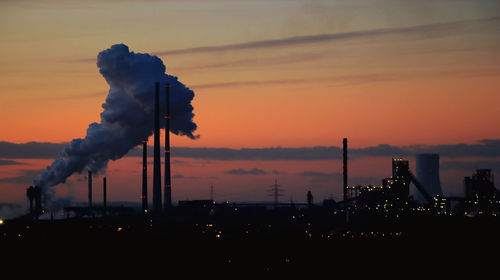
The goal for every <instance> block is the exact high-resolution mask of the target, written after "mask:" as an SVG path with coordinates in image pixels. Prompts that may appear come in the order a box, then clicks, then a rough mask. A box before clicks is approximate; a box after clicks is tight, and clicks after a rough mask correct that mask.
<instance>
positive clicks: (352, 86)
mask: <svg viewBox="0 0 500 280" xmlns="http://www.w3.org/2000/svg"><path fill="white" fill-rule="evenodd" d="M35 2H36V3H35ZM410 2H411V3H410ZM424 2H425V3H424ZM82 5H84V8H82ZM499 11H500V2H499V1H496V0H477V1H455V2H453V3H450V2H449V1H445V0H436V1H403V0H401V1H400V0H377V1H367V2H366V3H365V4H361V3H357V2H356V3H346V1H315V3H314V4H311V3H309V2H308V1H286V0H277V1H239V0H235V1H215V0H193V1H136V0H131V1H124V2H123V3H122V2H120V3H115V1H95V0H90V1H86V2H85V4H82V3H76V2H74V3H73V2H66V1H43V3H38V2H37V1H32V0H29V1H22V3H21V2H20V1H2V2H0V38H2V39H1V40H2V41H1V44H0V45H1V47H0V48H1V51H0V119H1V120H2V121H1V122H0V141H7V142H14V143H26V142H31V141H36V142H55V143H63V142H69V141H71V140H72V139H75V138H84V137H85V135H86V130H87V128H88V126H89V124H91V123H93V122H100V114H101V113H102V110H103V109H102V104H103V103H104V102H105V100H106V97H107V94H108V91H109V85H108V84H107V83H106V81H105V80H104V78H103V77H102V76H101V74H100V73H99V69H98V68H97V66H96V61H97V55H98V53H99V52H100V51H102V50H105V49H107V48H109V47H110V46H111V45H113V44H119V43H123V44H126V45H127V46H129V48H130V50H131V51H133V52H135V53H149V54H156V55H157V56H158V57H159V58H161V59H162V61H163V62H164V64H165V67H166V73H167V74H169V75H174V76H177V77H178V79H179V81H180V82H182V83H183V84H185V85H186V86H187V87H189V88H191V89H193V91H194V92H195V97H194V100H193V101H192V105H193V107H194V114H195V117H194V122H195V123H196V124H197V125H198V129H197V131H195V132H194V134H195V135H198V134H199V135H200V138H199V139H196V140H192V139H189V138H188V137H185V136H177V135H172V136H171V142H170V143H171V145H172V146H174V147H175V146H177V147H227V148H263V147H278V146H280V147H312V146H341V141H342V138H344V137H347V138H349V146H350V147H353V148H361V147H369V146H376V145H379V144H390V145H394V146H406V145H415V144H428V145H436V144H458V143H475V142H477V141H479V140H482V139H500V129H498V128H499V127H500V110H498V108H499V107H500V94H499V90H500V66H499V65H500V36H498V34H500V12H499ZM165 19H168V20H165ZM183 52H184V53H183ZM171 94H174V93H171ZM133 113H134V112H130V114H133ZM174 117H175V116H174ZM162 134H163V131H162ZM162 137H164V136H163V135H162ZM148 140H149V139H148ZM151 140H152V139H151ZM162 142H163V140H162ZM150 143H152V142H150ZM172 156H173V157H175V155H172ZM0 160H1V158H0ZM378 160H379V159H370V160H367V161H366V162H365V163H366V164H360V165H357V166H358V167H359V166H361V167H362V168H365V171H366V172H372V173H370V174H369V175H368V176H372V177H373V176H380V172H379V171H378V170H379V169H377V168H372V167H373V166H375V167H376V165H377V164H375V163H379V162H378ZM186 161H189V162H190V164H191V165H190V166H189V168H188V167H187V166H175V167H174V168H175V169H174V174H175V172H177V171H176V169H177V168H179V169H178V170H181V173H180V174H182V175H185V176H186V177H189V176H191V177H193V178H195V177H196V178H198V179H192V180H191V181H190V180H189V179H186V178H184V179H183V178H177V180H178V182H175V181H174V183H173V188H176V187H178V185H180V184H181V183H179V182H183V181H184V183H185V184H186V185H189V186H190V187H192V188H196V190H197V191H200V192H203V191H205V190H204V189H203V188H204V187H205V186H206V188H207V192H206V193H208V186H209V185H210V182H209V181H210V179H208V178H209V177H210V176H211V175H210V173H217V174H218V176H219V178H221V179H220V180H221V183H220V184H221V185H224V188H225V189H224V192H227V193H226V194H225V195H227V197H228V198H233V197H237V195H236V194H235V193H236V192H240V193H239V194H238V195H241V197H245V196H252V195H253V191H252V190H251V189H244V188H245V187H250V186H251V185H253V184H257V185H258V186H259V188H260V187H262V188H263V187H265V184H264V183H265V182H267V181H269V180H271V181H272V179H273V178H271V177H273V174H272V170H273V169H274V168H273V165H276V164H280V165H283V166H284V167H283V170H280V172H282V173H280V174H281V175H283V176H280V178H281V177H287V176H288V175H290V176H289V178H287V179H283V180H284V181H285V182H284V184H285V185H286V184H293V180H295V179H297V180H298V177H299V176H298V175H297V173H299V172H301V171H304V170H309V169H311V170H322V171H323V172H326V171H327V170H340V167H337V169H335V168H333V169H330V167H331V166H330V164H331V162H314V163H312V162H309V163H311V167H310V168H307V169H304V168H305V167H303V166H301V165H300V164H299V163H297V162H295V163H293V164H292V163H290V162H276V161H269V162H258V163H257V162H250V161H246V162H238V161H234V162H233V163H232V164H234V165H235V168H240V167H241V168H247V169H248V168H253V167H255V166H258V165H257V164H259V165H262V166H263V167H262V168H265V169H266V171H268V172H270V173H269V174H266V176H267V175H269V176H267V177H266V178H265V179H264V177H265V176H263V177H259V176H256V177H255V176H254V177H252V176H247V177H244V178H245V179H247V181H245V186H243V187H242V188H243V189H238V190H234V189H232V188H231V187H232V186H233V184H234V185H236V184H238V183H240V182H241V177H238V176H230V175H228V174H227V173H224V171H225V170H228V169H230V164H228V163H227V162H216V163H215V164H214V166H211V167H209V168H205V167H206V166H207V165H208V164H206V162H202V161H196V160H193V161H190V160H186ZM360 162H361V161H360ZM374 162H375V163H374ZM370 163H371V164H370ZM30 164H31V163H30ZM30 164H27V165H22V164H18V165H9V164H5V165H3V166H0V168H1V169H0V179H1V178H8V177H9V176H17V175H15V174H18V175H19V174H21V175H22V174H24V173H22V171H20V170H22V169H30V170H32V171H30V172H32V173H33V174H31V173H30V174H29V175H30V176H31V175H32V176H36V174H34V171H37V172H40V171H41V170H42V169H43V167H44V166H46V165H47V164H49V163H48V161H43V162H42V161H40V162H36V163H35V162H34V163H33V164H31V165H30ZM351 166H352V167H353V170H356V169H355V168H357V167H356V165H355V164H353V163H352V162H350V167H351ZM285 167H286V168H285ZM299 167H300V168H299ZM183 168H185V169H183ZM33 170H34V171H33ZM114 170H118V171H116V172H117V173H119V172H122V173H121V174H123V173H126V172H132V171H133V170H136V166H135V163H134V162H132V160H131V159H130V158H124V159H120V160H118V161H114V162H112V163H111V164H110V167H109V168H108V171H107V172H108V175H109V179H110V182H112V181H113V173H112V172H114ZM137 170H140V168H137ZM373 170H375V171H373ZM16 172H17V173H16ZM19 172H21V173H19ZM354 172H359V173H358V174H359V175H360V176H361V174H362V172H361V170H357V171H354ZM14 173H15V174H14ZM13 174H14V175H13ZM130 174H132V173H130ZM189 174H192V175H189ZM450 174H451V173H450ZM457 174H458V173H457ZM460 174H461V173H460ZM136 175H137V174H134V175H133V176H136ZM133 176H132V175H131V176H128V175H127V176H123V178H118V176H117V177H116V178H115V180H116V183H114V184H115V186H118V185H119V184H124V185H127V184H128V185H127V186H126V187H127V188H128V189H127V190H128V191H127V192H125V193H124V194H123V197H117V198H116V199H128V198H130V197H137V198H139V197H140V194H139V193H137V194H134V196H132V195H131V192H132V191H131V189H132V188H134V187H135V183H130V182H131V180H132V179H133V178H135V177H133ZM131 178H132V179H131ZM200 178H201V179H200ZM299 179H301V181H300V180H299V181H300V182H301V183H303V184H304V185H305V184H306V183H310V181H307V180H305V179H304V178H299ZM280 180H281V179H280ZM71 182H72V183H74V184H79V183H81V182H79V181H78V180H77V178H75V177H72V179H71ZM271 183H272V182H271ZM328 183H331V182H328ZM1 184H2V186H3V185H6V187H5V189H6V190H8V191H7V193H8V195H7V196H4V197H10V198H12V199H13V200H22V198H23V197H24V194H23V192H21V191H19V189H16V186H17V187H19V184H13V183H1ZM70 184H71V183H70ZM137 184H139V181H137ZM266 184H267V183H266ZM320 185H321V186H320V187H321V188H322V187H324V188H326V185H327V183H325V182H322V183H321V184H320ZM457 185H458V183H457ZM201 186H203V187H201ZM23 187H24V185H23ZM302 187H304V186H302ZM455 187H456V186H455ZM58 188H61V190H62V189H64V187H58ZM111 188H113V184H112V185H111ZM457 188H458V187H457ZM70 189H71V188H69V189H64V190H65V191H67V192H70V191H72V190H70ZM111 190H112V189H111ZM138 190H139V189H137V191H138ZM296 190H297V192H296V193H294V195H299V194H301V193H302V191H303V189H300V188H299V187H298V186H297V189H296ZM321 190H322V191H324V193H322V194H323V195H326V189H321ZM11 191H12V192H13V193H12V194H11V193H10V192H11ZM81 191H83V190H78V191H77V192H81ZM63 193H64V191H63ZM188 193H190V191H188V190H186V191H184V190H182V191H179V192H175V193H174V196H176V195H180V197H176V199H183V198H185V197H183V196H187V195H188ZM78 195H81V193H78ZM195 197H202V195H201V194H197V196H191V197H190V198H195ZM3 199H4V198H2V199H0V202H1V201H2V200H3Z"/></svg>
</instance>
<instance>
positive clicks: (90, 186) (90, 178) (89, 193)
mask: <svg viewBox="0 0 500 280" xmlns="http://www.w3.org/2000/svg"><path fill="white" fill-rule="evenodd" d="M87 181H88V184H89V191H88V195H89V200H88V202H89V212H91V211H92V171H90V170H89V175H88V177H87Z"/></svg>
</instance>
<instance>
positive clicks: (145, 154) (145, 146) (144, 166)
mask: <svg viewBox="0 0 500 280" xmlns="http://www.w3.org/2000/svg"><path fill="white" fill-rule="evenodd" d="M141 198H142V212H144V213H146V212H147V211H148V141H147V140H143V141H142V196H141Z"/></svg>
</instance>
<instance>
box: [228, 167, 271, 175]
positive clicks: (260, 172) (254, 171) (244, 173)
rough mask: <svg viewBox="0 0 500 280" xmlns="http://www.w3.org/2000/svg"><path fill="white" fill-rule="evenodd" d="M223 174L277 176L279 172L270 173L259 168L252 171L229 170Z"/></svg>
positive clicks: (241, 169)
mask: <svg viewBox="0 0 500 280" xmlns="http://www.w3.org/2000/svg"><path fill="white" fill-rule="evenodd" d="M224 173H227V174H231V175H267V174H279V171H277V170H273V171H271V172H268V171H265V170H262V169H259V168H255V167H254V168H252V169H248V170H247V169H243V168H238V169H231V170H227V171H224Z"/></svg>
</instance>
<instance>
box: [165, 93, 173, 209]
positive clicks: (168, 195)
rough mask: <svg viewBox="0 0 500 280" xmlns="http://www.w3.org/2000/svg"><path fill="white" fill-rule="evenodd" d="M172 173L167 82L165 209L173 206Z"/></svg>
mask: <svg viewBox="0 0 500 280" xmlns="http://www.w3.org/2000/svg"><path fill="white" fill-rule="evenodd" d="M170 175H171V174H170V85H169V84H165V174H164V176H165V184H164V196H165V197H164V201H165V206H164V207H165V211H166V210H167V209H169V208H170V207H172V183H171V176H170Z"/></svg>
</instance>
